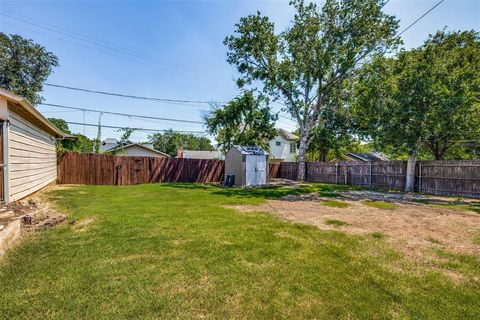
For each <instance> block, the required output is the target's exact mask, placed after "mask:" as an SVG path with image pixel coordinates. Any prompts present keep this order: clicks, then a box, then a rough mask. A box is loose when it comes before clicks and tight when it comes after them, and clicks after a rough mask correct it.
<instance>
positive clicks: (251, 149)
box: [232, 145, 267, 156]
mask: <svg viewBox="0 0 480 320" xmlns="http://www.w3.org/2000/svg"><path fill="white" fill-rule="evenodd" d="M232 148H235V149H237V150H238V151H240V153H241V154H247V155H261V156H263V155H267V153H266V152H265V151H264V150H263V149H262V148H260V147H258V146H238V145H236V146H233V147H232Z"/></svg>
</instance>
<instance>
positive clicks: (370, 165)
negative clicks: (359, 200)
mask: <svg viewBox="0 0 480 320" xmlns="http://www.w3.org/2000/svg"><path fill="white" fill-rule="evenodd" d="M369 168H370V181H369V183H370V188H371V187H372V161H370V162H369Z"/></svg>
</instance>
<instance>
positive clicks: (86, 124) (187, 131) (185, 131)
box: [65, 121, 206, 134]
mask: <svg viewBox="0 0 480 320" xmlns="http://www.w3.org/2000/svg"><path fill="white" fill-rule="evenodd" d="M65 122H66V123H68V124H73V125H81V126H87V127H97V128H98V126H99V125H98V124H93V123H82V122H72V121H65ZM101 127H102V128H109V129H125V128H130V127H119V126H110V125H104V124H102V125H101ZM130 129H132V130H135V131H145V132H165V131H170V129H147V128H130ZM172 131H173V132H179V133H192V134H205V133H206V132H205V131H189V130H172Z"/></svg>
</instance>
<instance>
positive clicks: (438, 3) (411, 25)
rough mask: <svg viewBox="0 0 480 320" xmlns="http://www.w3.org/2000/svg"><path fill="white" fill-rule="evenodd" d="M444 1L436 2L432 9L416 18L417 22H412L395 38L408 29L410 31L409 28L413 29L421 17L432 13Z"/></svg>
mask: <svg viewBox="0 0 480 320" xmlns="http://www.w3.org/2000/svg"><path fill="white" fill-rule="evenodd" d="M444 1H445V0H440V1H439V2H437V4H436V5H434V6H433V7H432V8H430V9H429V10H428V11H427V12H425V13H424V14H422V15H421V16H420V17H418V19H417V20H415V21H413V22H412V23H411V24H410V25H409V26H408V27H406V28H405V29H403V31H402V32H400V33H399V34H398V35H397V36H400V35H402V34H403V33H404V32H405V31H407V30H408V29H410V28H411V27H413V26H414V25H415V24H416V23H417V22H418V21H420V20H422V19H423V17H425V16H426V15H427V14H429V13H430V12H432V11H433V9H435V8H436V7H438V6H439V5H440V4H441V3H442V2H444Z"/></svg>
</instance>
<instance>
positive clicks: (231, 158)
mask: <svg viewBox="0 0 480 320" xmlns="http://www.w3.org/2000/svg"><path fill="white" fill-rule="evenodd" d="M227 175H235V181H234V183H233V185H234V186H247V187H250V186H261V185H266V184H268V154H267V153H266V152H265V151H264V150H263V149H262V148H260V147H256V146H233V147H232V148H231V149H230V150H228V152H227V154H226V155H225V177H227Z"/></svg>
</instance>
